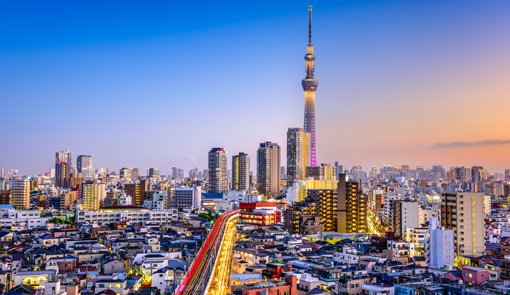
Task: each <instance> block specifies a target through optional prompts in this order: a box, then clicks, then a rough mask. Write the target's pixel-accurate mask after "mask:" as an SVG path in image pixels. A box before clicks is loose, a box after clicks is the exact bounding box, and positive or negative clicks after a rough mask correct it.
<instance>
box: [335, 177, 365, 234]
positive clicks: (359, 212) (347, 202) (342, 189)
mask: <svg viewBox="0 0 510 295" xmlns="http://www.w3.org/2000/svg"><path fill="white" fill-rule="evenodd" d="M337 193H338V199H337V200H338V205H337V208H338V213H337V216H338V228H337V231H338V232H348V233H365V232H368V220H367V217H368V213H367V207H368V196H367V195H365V194H362V193H361V192H360V191H359V187H358V183H357V182H355V181H347V176H346V175H345V174H338V189H337Z"/></svg>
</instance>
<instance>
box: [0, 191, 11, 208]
mask: <svg viewBox="0 0 510 295" xmlns="http://www.w3.org/2000/svg"><path fill="white" fill-rule="evenodd" d="M8 204H11V191H9V190H0V205H8Z"/></svg>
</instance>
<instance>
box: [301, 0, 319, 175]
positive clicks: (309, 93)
mask: <svg viewBox="0 0 510 295" xmlns="http://www.w3.org/2000/svg"><path fill="white" fill-rule="evenodd" d="M308 18H309V25H308V45H307V47H306V55H305V60H306V78H304V79H303V80H301V85H303V90H304V91H305V132H310V138H311V140H312V142H311V145H310V147H311V149H312V151H311V153H310V155H311V159H310V165H312V166H317V157H316V149H315V91H316V90H317V86H318V85H319V80H317V79H315V78H314V75H313V72H314V70H315V66H314V61H315V55H313V45H312V6H311V5H310V6H308Z"/></svg>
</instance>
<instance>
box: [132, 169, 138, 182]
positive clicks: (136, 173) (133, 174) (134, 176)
mask: <svg viewBox="0 0 510 295" xmlns="http://www.w3.org/2000/svg"><path fill="white" fill-rule="evenodd" d="M139 177H140V172H139V169H138V168H131V178H132V179H134V180H137V179H138V178H139Z"/></svg>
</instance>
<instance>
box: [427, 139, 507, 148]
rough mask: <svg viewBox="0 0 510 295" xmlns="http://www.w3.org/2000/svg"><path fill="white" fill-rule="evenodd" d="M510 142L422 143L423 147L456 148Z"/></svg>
mask: <svg viewBox="0 0 510 295" xmlns="http://www.w3.org/2000/svg"><path fill="white" fill-rule="evenodd" d="M502 144H510V140H478V141H452V142H437V143H434V144H426V143H424V144H420V145H419V147H420V148H422V149H454V148H463V147H476V146H491V145H502Z"/></svg>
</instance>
